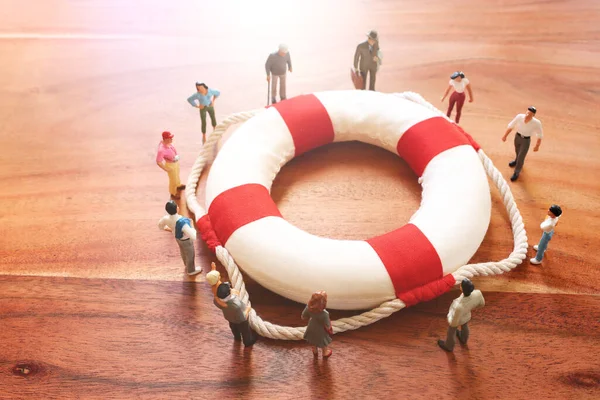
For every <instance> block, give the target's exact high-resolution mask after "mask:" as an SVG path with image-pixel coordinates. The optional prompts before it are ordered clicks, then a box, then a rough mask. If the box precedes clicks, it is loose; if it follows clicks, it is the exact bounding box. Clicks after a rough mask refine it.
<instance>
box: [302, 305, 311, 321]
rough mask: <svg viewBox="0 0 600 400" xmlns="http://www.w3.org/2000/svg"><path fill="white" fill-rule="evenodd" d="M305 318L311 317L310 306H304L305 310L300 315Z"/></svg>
mask: <svg viewBox="0 0 600 400" xmlns="http://www.w3.org/2000/svg"><path fill="white" fill-rule="evenodd" d="M300 318H302V319H303V320H307V319H309V318H310V314H309V313H308V306H306V307H304V311H302V315H301V316H300Z"/></svg>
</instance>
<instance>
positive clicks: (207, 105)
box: [187, 82, 221, 144]
mask: <svg viewBox="0 0 600 400" xmlns="http://www.w3.org/2000/svg"><path fill="white" fill-rule="evenodd" d="M220 95H221V92H219V91H218V90H217V89H209V88H208V86H206V84H205V83H202V82H196V93H194V94H193V95H191V96H190V97H188V99H187V101H188V103H190V104H191V105H192V107H196V108H198V109H200V120H201V121H202V144H204V142H206V113H207V112H208V115H210V123H211V124H212V127H213V129H215V127H216V126H217V119H216V118H215V101H216V100H217V98H218V97H219V96H220ZM196 100H197V101H198V104H196Z"/></svg>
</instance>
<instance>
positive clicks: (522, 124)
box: [502, 106, 544, 182]
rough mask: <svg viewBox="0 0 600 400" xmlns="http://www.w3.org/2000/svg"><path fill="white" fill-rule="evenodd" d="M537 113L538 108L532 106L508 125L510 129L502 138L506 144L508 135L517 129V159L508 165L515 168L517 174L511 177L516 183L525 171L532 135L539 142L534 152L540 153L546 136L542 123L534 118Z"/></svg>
mask: <svg viewBox="0 0 600 400" xmlns="http://www.w3.org/2000/svg"><path fill="white" fill-rule="evenodd" d="M536 112H537V110H536V108H535V107H533V106H531V107H529V108H528V109H527V112H526V113H525V114H518V115H517V116H516V117H515V118H514V119H513V120H512V121H511V122H510V124H508V129H507V130H506V133H504V136H502V141H503V142H506V138H507V137H508V134H509V133H510V132H511V131H512V130H513V129H516V131H517V134H516V135H515V153H516V157H515V159H514V160H512V161H511V162H509V163H508V166H509V167H511V168H512V167H514V168H515V172H514V174H513V175H512V176H511V177H510V180H511V181H513V182H514V181H516V180H517V178H518V177H519V174H520V173H521V170H522V169H523V164H524V163H525V156H526V155H527V152H528V151H529V145H530V144H531V135H533V134H534V133H535V135H536V136H537V142H536V144H535V147H534V148H533V151H538V150H539V149H540V145H541V144H542V137H543V136H544V132H543V131H542V123H541V122H540V120H539V119H537V118H534V115H535V113H536Z"/></svg>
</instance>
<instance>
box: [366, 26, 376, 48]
mask: <svg viewBox="0 0 600 400" xmlns="http://www.w3.org/2000/svg"><path fill="white" fill-rule="evenodd" d="M376 41H377V31H376V30H372V31H370V32H367V42H369V44H370V45H371V46H373V45H374V44H375V42H376Z"/></svg>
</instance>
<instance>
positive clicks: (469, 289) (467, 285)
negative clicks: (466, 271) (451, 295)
mask: <svg viewBox="0 0 600 400" xmlns="http://www.w3.org/2000/svg"><path fill="white" fill-rule="evenodd" d="M460 290H461V292H463V294H464V295H465V297H469V296H470V295H471V293H473V290H475V285H473V282H471V281H470V280H469V279H467V278H465V279H463V280H462V282H461V283H460Z"/></svg>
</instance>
